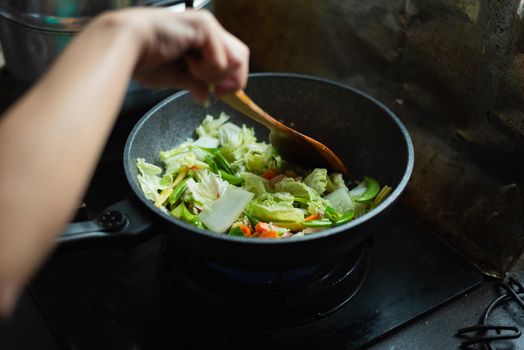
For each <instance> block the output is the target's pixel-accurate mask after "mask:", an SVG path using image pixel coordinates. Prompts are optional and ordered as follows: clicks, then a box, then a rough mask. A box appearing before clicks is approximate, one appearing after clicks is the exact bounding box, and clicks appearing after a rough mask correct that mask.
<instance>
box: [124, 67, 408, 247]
mask: <svg viewBox="0 0 524 350" xmlns="http://www.w3.org/2000/svg"><path fill="white" fill-rule="evenodd" d="M257 77H268V78H293V79H300V80H310V81H315V82H321V83H324V84H329V85H332V86H336V87H339V88H342V89H345V90H349V91H351V92H352V93H355V94H357V95H359V96H361V97H363V98H365V99H367V100H369V101H371V102H372V103H374V104H375V105H377V106H378V107H379V108H381V109H382V110H383V111H384V112H386V113H387V114H388V116H389V117H390V118H391V120H392V121H393V122H394V123H395V125H396V127H398V129H399V131H400V133H401V134H402V136H403V139H404V141H405V147H406V153H407V159H406V166H405V169H404V174H403V176H402V178H401V179H400V181H399V183H398V185H397V186H396V187H395V189H394V190H393V192H391V194H390V195H389V196H388V197H387V198H386V199H385V200H384V201H383V202H382V203H380V204H379V205H378V206H377V207H376V208H374V209H373V210H371V211H369V212H368V213H366V214H364V215H362V216H360V217H358V218H357V219H355V220H352V221H350V222H348V223H346V224H343V225H340V226H336V227H333V228H329V229H326V230H323V231H320V232H317V233H315V234H311V235H304V236H301V237H291V238H289V239H252V238H248V237H237V236H229V235H225V234H221V233H216V232H212V231H209V230H201V229H199V228H196V227H195V226H193V225H190V224H187V223H185V222H183V221H181V220H179V219H177V218H175V217H173V216H171V215H169V214H167V213H165V212H163V211H161V210H159V209H158V208H156V207H155V206H154V204H153V202H151V201H150V200H148V199H147V198H145V196H144V194H143V192H142V190H141V189H140V188H139V186H138V185H137V184H136V183H135V182H134V181H132V178H133V175H132V171H131V169H130V165H129V159H130V152H131V147H132V145H133V142H134V140H135V137H136V135H137V131H138V130H139V129H140V128H141V126H142V125H143V124H144V123H146V122H147V121H148V120H149V118H151V117H152V116H154V115H155V112H157V111H158V110H159V109H161V108H163V107H164V106H165V105H167V104H169V103H170V102H171V101H173V100H175V99H177V98H179V97H181V96H184V95H186V94H189V92H188V91H186V90H182V91H179V92H176V93H175V94H173V95H171V96H169V97H167V98H165V99H164V100H162V101H160V102H159V103H158V104H157V105H156V106H154V107H153V108H151V109H150V110H149V111H148V112H147V113H145V114H144V115H143V116H142V117H141V118H140V119H139V121H138V122H137V123H136V124H135V126H134V127H133V129H132V130H131V132H130V133H129V136H128V138H127V140H126V144H125V147H124V158H123V162H124V171H125V174H126V178H127V181H128V183H129V185H130V186H131V189H132V190H133V192H134V193H135V195H136V196H138V198H140V199H141V201H142V202H143V203H144V204H145V205H146V206H147V207H148V208H149V209H151V211H153V212H155V213H156V214H157V215H158V216H159V217H160V218H162V219H163V220H165V221H168V222H169V223H171V224H175V225H176V226H181V227H182V228H184V229H186V230H189V231H192V232H193V233H196V234H203V235H205V236H208V237H210V238H213V239H220V240H224V241H227V242H238V243H244V244H270V245H275V244H284V245H286V244H293V243H300V242H306V241H311V240H316V239H322V238H324V237H327V236H332V235H335V234H341V233H343V232H346V231H348V230H350V229H351V228H353V227H357V226H360V225H362V224H365V223H366V222H367V221H368V220H369V219H371V218H372V217H374V216H376V215H379V214H380V213H381V212H383V211H385V210H386V209H388V208H389V207H390V206H391V205H392V204H393V203H394V202H395V201H396V200H397V198H398V197H399V196H400V194H402V192H403V191H404V189H405V188H406V186H407V184H408V182H409V180H410V178H411V175H412V172H413V167H414V163H415V151H414V146H413V141H412V139H411V136H410V134H409V132H408V130H407V128H406V126H405V125H404V123H402V121H401V120H400V119H399V118H398V117H397V115H396V114H395V113H393V111H391V110H390V109H389V108H388V107H387V106H386V105H384V104H383V103H382V102H380V101H379V100H377V99H376V98H374V97H372V96H370V95H368V94H367V93H365V92H363V91H361V90H359V89H356V88H354V87H352V86H349V85H346V84H343V83H339V82H336V81H332V80H330V79H326V78H321V77H316V76H312V75H306V74H298V73H281V72H263V73H251V74H249V78H257Z"/></svg>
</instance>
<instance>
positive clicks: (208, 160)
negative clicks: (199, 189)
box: [204, 156, 218, 173]
mask: <svg viewBox="0 0 524 350" xmlns="http://www.w3.org/2000/svg"><path fill="white" fill-rule="evenodd" d="M204 162H205V163H207V164H208V165H209V170H211V171H212V172H214V173H218V166H217V163H216V162H215V161H214V160H213V157H211V156H206V157H205V158H204Z"/></svg>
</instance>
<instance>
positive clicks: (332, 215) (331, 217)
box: [324, 207, 341, 222]
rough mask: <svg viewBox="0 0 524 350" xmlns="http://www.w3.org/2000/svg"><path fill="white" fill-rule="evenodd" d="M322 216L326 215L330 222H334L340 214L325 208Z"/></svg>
mask: <svg viewBox="0 0 524 350" xmlns="http://www.w3.org/2000/svg"><path fill="white" fill-rule="evenodd" d="M324 215H326V217H327V218H328V219H329V220H330V221H332V222H336V221H337V220H339V219H340V218H341V215H340V213H339V212H337V211H336V210H335V209H333V208H331V207H326V210H325V211H324Z"/></svg>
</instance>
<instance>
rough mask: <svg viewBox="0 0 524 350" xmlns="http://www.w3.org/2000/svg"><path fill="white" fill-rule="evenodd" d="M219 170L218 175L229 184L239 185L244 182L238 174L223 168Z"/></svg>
mask: <svg viewBox="0 0 524 350" xmlns="http://www.w3.org/2000/svg"><path fill="white" fill-rule="evenodd" d="M219 172H220V176H222V179H224V180H226V181H227V182H229V183H230V184H231V185H235V186H240V185H242V183H243V182H244V179H243V178H241V177H240V176H235V175H231V174H228V173H226V172H225V171H224V170H219Z"/></svg>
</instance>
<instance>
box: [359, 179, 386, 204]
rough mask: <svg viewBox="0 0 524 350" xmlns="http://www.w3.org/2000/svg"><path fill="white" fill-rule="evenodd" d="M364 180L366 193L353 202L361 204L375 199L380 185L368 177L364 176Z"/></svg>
mask: <svg viewBox="0 0 524 350" xmlns="http://www.w3.org/2000/svg"><path fill="white" fill-rule="evenodd" d="M364 180H365V181H366V185H367V189H366V192H364V193H363V194H362V195H360V196H359V197H357V198H355V202H359V203H362V202H367V201H370V200H372V199H373V198H375V197H376V196H377V194H378V192H379V191H380V184H379V183H378V181H377V180H375V179H373V178H371V177H368V176H364Z"/></svg>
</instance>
